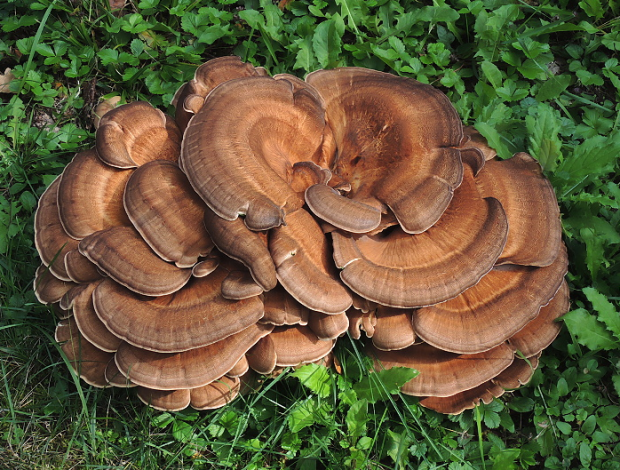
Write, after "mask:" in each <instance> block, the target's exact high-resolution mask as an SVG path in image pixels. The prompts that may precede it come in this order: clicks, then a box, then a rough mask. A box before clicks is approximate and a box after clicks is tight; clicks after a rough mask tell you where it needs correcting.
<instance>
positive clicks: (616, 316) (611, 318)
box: [582, 287, 620, 346]
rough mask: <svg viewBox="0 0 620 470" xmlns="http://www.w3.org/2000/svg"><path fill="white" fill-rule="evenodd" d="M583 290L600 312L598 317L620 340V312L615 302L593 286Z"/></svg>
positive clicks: (595, 308)
mask: <svg viewBox="0 0 620 470" xmlns="http://www.w3.org/2000/svg"><path fill="white" fill-rule="evenodd" d="M582 291H583V293H584V294H585V295H586V297H587V298H588V300H589V301H590V303H591V304H592V306H593V307H594V310H596V311H597V312H598V319H599V320H600V321H601V322H603V323H604V324H605V325H606V326H607V329H608V330H609V331H611V332H612V333H613V334H614V336H615V337H616V338H618V340H620V313H618V311H617V310H616V307H615V306H614V304H612V303H611V302H610V301H609V300H607V297H605V296H604V295H603V294H601V293H600V292H599V291H597V290H596V289H595V288H593V287H586V288H584V289H582ZM619 346H620V344H619Z"/></svg>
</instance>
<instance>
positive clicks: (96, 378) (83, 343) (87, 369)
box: [55, 318, 113, 387]
mask: <svg viewBox="0 0 620 470" xmlns="http://www.w3.org/2000/svg"><path fill="white" fill-rule="evenodd" d="M55 338H56V341H57V342H59V343H63V344H62V345H61V346H60V347H61V349H62V350H63V352H64V353H65V355H66V356H67V359H68V361H69V363H70V364H71V367H72V368H73V370H75V372H76V373H77V374H78V375H79V376H80V378H81V379H82V380H84V382H86V383H88V384H90V385H92V386H94V387H107V386H108V381H107V380H106V378H105V370H106V367H107V365H108V362H110V361H111V360H112V356H113V355H112V354H111V353H108V352H105V351H102V350H101V349H99V348H97V347H95V346H94V345H93V344H92V343H90V342H89V341H87V340H86V339H85V338H84V336H82V334H81V333H80V331H79V330H78V327H77V325H76V323H75V320H74V319H73V318H70V319H68V320H63V321H61V322H60V323H59V324H58V326H57V327H56V334H55Z"/></svg>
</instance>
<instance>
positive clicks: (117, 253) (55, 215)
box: [35, 57, 569, 413]
mask: <svg viewBox="0 0 620 470" xmlns="http://www.w3.org/2000/svg"><path fill="white" fill-rule="evenodd" d="M173 105H174V106H175V107H176V123H175V122H174V121H173V120H172V119H171V118H170V117H168V116H166V115H165V114H164V113H162V112H161V111H159V110H158V109H155V108H153V107H152V106H151V105H149V104H148V103H145V102H135V103H131V104H129V105H123V106H119V107H117V108H115V109H112V110H110V111H109V112H107V113H105V115H104V116H103V117H102V118H101V121H100V123H99V126H98V129H97V135H96V144H95V149H91V150H87V151H85V152H80V153H78V154H77V155H76V156H75V158H74V159H73V161H72V162H71V163H70V164H69V165H68V166H67V167H66V168H65V170H64V172H63V174H62V175H61V176H60V177H58V178H57V179H56V180H55V181H54V182H53V183H52V184H51V185H50V187H49V188H48V189H47V190H46V191H45V192H44V194H43V195H42V197H41V200H40V202H39V207H38V210H37V213H36V216H35V245H36V248H37V250H38V251H39V254H40V256H41V260H42V265H41V267H40V268H39V269H38V270H37V274H36V280H35V293H36V296H37V298H38V299H39V300H40V301H41V302H43V303H49V304H51V306H52V308H53V309H54V310H55V311H56V312H57V315H58V316H59V317H60V318H61V319H62V320H61V323H60V324H59V326H58V328H57V332H56V338H57V340H58V341H59V342H62V345H61V348H62V349H63V351H64V353H65V355H66V357H67V359H68V361H69V363H70V365H71V367H73V368H74V369H75V370H76V371H77V372H78V374H79V375H80V376H81V377H83V378H84V379H85V380H86V381H87V382H88V383H92V384H94V385H96V386H100V387H102V386H116V387H137V388H138V392H137V393H138V396H139V397H140V399H141V400H143V401H144V402H146V403H148V404H149V405H151V406H153V407H155V408H158V409H161V410H180V409H183V408H185V407H187V406H192V407H194V408H196V409H211V408H215V407H220V406H223V405H225V404H226V403H228V402H229V401H230V400H232V399H233V398H234V397H235V396H236V395H237V394H238V393H239V392H240V390H241V389H246V390H249V389H250V388H251V387H250V385H248V384H249V380H250V379H249V378H248V377H251V376H252V374H253V372H252V370H254V371H256V372H259V373H262V374H272V375H275V374H279V373H281V372H282V371H283V370H285V368H286V367H298V366H300V365H302V364H308V363H317V364H322V365H325V366H327V367H330V366H331V365H332V364H334V363H336V364H337V358H336V357H334V355H333V352H332V350H333V348H334V344H335V342H336V339H337V338H338V337H339V336H341V335H342V334H344V333H345V332H346V331H347V330H348V331H349V334H350V336H351V337H352V338H354V339H359V338H360V336H361V331H362V330H364V331H365V333H366V336H367V337H368V338H371V342H372V344H370V341H369V344H368V351H369V352H370V354H371V355H372V356H373V357H374V358H375V368H376V369H380V368H383V367H388V368H389V367H395V366H404V367H411V368H414V369H417V370H419V372H420V373H419V375H418V376H417V377H416V378H414V379H412V380H411V381H409V382H408V383H407V384H405V386H404V387H403V389H402V391H403V392H404V393H408V394H412V395H415V396H418V397H420V403H421V404H422V405H423V406H427V407H429V408H432V409H435V410H437V411H439V412H443V413H459V412H461V411H463V410H465V409H469V408H472V407H474V406H476V405H477V404H478V403H481V402H482V403H488V402H489V401H490V400H492V399H493V398H494V397H499V396H501V395H502V394H503V393H504V389H506V388H515V387H518V386H520V385H522V384H524V383H526V382H527V381H528V380H529V379H530V377H531V376H532V374H533V371H534V369H535V368H536V366H537V364H538V357H539V355H540V352H541V351H542V349H544V348H545V347H547V346H548V345H549V344H550V343H551V341H553V339H554V338H555V336H556V335H557V334H558V331H559V324H558V323H557V322H556V319H557V318H558V317H560V316H561V315H562V314H563V313H565V312H566V311H567V310H568V295H569V294H568V287H567V284H566V282H565V281H564V275H565V273H566V270H567V252H566V248H565V247H564V246H563V244H562V240H561V235H562V233H561V224H560V218H559V209H558V206H557V200H556V199H555V194H554V192H553V188H552V187H551V185H550V183H549V182H548V181H547V180H546V179H545V177H544V175H543V173H542V170H541V168H540V166H539V165H538V163H537V162H536V161H535V160H534V159H533V158H532V157H530V156H529V155H527V154H524V153H518V154H516V155H515V156H514V157H513V158H511V159H508V160H504V161H499V160H497V159H496V158H495V157H496V152H495V151H494V150H493V149H491V148H490V147H489V146H488V144H487V143H486V142H485V141H484V139H483V138H482V136H481V135H480V134H479V133H478V132H477V131H476V130H475V129H474V128H472V127H466V128H463V125H462V124H461V121H460V119H459V117H458V114H457V112H456V110H455V109H454V107H452V106H451V104H450V103H449V101H448V99H447V98H446V96H445V95H443V94H442V93H441V92H439V91H438V90H436V89H434V88H433V87H431V86H429V85H425V84H422V83H419V82H417V81H415V80H412V79H409V78H402V77H396V76H394V75H390V74H387V73H383V72H377V71H373V70H367V69H362V68H340V69H335V70H323V71H317V72H314V73H311V74H310V75H308V77H307V78H306V80H301V79H299V78H297V77H294V76H292V75H288V74H279V75H275V76H274V77H269V76H268V75H267V73H266V71H265V69H263V68H261V67H253V66H252V65H250V64H246V63H243V62H242V61H241V60H240V59H239V58H237V57H222V58H218V59H214V60H212V61H209V62H207V63H206V64H203V65H202V66H200V67H199V68H198V69H197V70H196V74H195V76H194V79H193V80H191V81H190V82H189V83H187V84H185V85H183V86H182V87H181V88H180V89H179V91H178V92H177V94H176V95H175V97H174V100H173ZM177 124H178V125H177ZM214 247H216V248H217V249H215V248H214ZM259 382H260V381H259Z"/></svg>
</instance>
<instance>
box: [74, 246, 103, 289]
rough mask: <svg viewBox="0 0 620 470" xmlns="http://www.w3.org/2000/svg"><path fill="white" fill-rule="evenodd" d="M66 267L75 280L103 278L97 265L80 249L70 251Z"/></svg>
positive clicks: (78, 281)
mask: <svg viewBox="0 0 620 470" xmlns="http://www.w3.org/2000/svg"><path fill="white" fill-rule="evenodd" d="M65 269H66V271H67V275H68V276H69V277H70V278H71V280H72V281H73V282H77V283H88V282H93V281H96V280H97V279H101V273H100V272H99V270H98V269H97V266H96V265H95V264H94V263H92V262H91V261H90V260H89V259H88V258H87V257H86V256H84V255H83V254H82V253H80V251H79V250H78V249H75V250H71V251H68V252H67V254H66V255H65Z"/></svg>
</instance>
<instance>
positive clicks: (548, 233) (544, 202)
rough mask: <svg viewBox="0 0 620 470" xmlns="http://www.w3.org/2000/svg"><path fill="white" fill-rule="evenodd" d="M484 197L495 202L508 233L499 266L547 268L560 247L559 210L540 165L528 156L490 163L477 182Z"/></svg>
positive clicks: (518, 155)
mask: <svg viewBox="0 0 620 470" xmlns="http://www.w3.org/2000/svg"><path fill="white" fill-rule="evenodd" d="M476 185H478V186H479V187H480V191H481V193H482V195H483V196H485V197H487V196H488V197H494V198H496V199H498V200H499V201H500V202H501V204H502V206H503V208H504V211H505V212H506V217H507V218H508V224H509V226H510V231H509V232H508V240H507V241H506V247H505V248H504V252H503V253H502V255H501V256H500V258H499V260H498V264H504V263H511V264H521V265H528V266H548V265H550V264H551V263H553V261H554V260H555V259H556V257H557V253H558V250H559V249H560V245H561V244H562V226H561V222H560V209H559V207H558V202H557V200H556V198H555V192H554V191H553V187H552V186H551V183H550V182H549V180H548V179H546V178H545V177H544V175H543V173H542V168H541V167H540V164H539V163H538V162H537V161H536V160H534V159H533V158H532V157H531V156H529V155H528V154H527V153H523V152H521V153H517V154H515V155H514V156H513V157H512V158H510V159H508V160H490V161H488V162H487V163H486V165H485V167H484V170H483V171H481V172H480V174H479V175H478V177H477V178H476Z"/></svg>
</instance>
